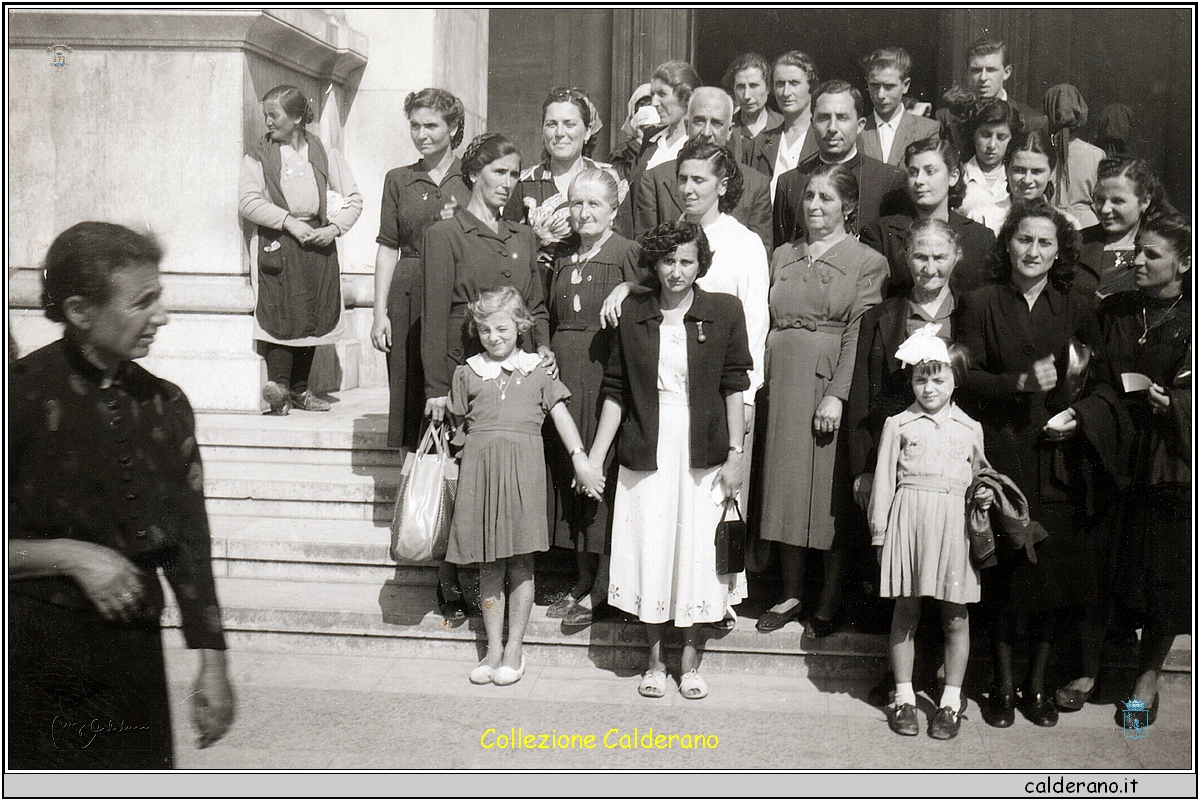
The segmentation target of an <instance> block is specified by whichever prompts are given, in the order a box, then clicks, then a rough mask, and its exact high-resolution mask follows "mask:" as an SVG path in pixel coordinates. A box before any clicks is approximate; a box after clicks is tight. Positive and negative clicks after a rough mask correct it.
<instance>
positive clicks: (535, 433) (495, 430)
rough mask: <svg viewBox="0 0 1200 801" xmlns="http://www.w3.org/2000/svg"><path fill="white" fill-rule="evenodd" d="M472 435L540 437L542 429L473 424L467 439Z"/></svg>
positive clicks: (539, 426) (506, 424)
mask: <svg viewBox="0 0 1200 801" xmlns="http://www.w3.org/2000/svg"><path fill="white" fill-rule="evenodd" d="M472 434H512V435H514V436H529V437H541V436H542V427H541V425H539V424H535V423H528V424H519V423H511V422H510V423H505V424H504V425H487V424H486V423H485V424H483V425H479V424H475V425H473V426H471V428H470V430H469V431H468V432H467V438H468V439H469V438H470V436H471V435H472Z"/></svg>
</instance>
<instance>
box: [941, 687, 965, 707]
mask: <svg viewBox="0 0 1200 801" xmlns="http://www.w3.org/2000/svg"><path fill="white" fill-rule="evenodd" d="M960 703H962V688H961V687H951V686H950V685H949V684H947V685H946V687H945V689H943V690H942V701H941V703H940V704H938V706H939V707H949V708H950V709H953V710H954V711H955V712H957V711H958V705H959V704H960Z"/></svg>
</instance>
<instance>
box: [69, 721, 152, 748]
mask: <svg viewBox="0 0 1200 801" xmlns="http://www.w3.org/2000/svg"><path fill="white" fill-rule="evenodd" d="M127 731H150V727H149V726H130V725H128V724H126V723H125V721H123V720H121V721H116V720H103V719H101V718H92V719H91V720H89V721H87V722H86V723H79V722H78V721H73V720H67V719H65V718H63V717H62V716H61V715H55V716H54V720H52V721H50V735H51V738H52V740H53V742H54V744H55V746H57V745H58V744H59V740H58V739H57V738H58V736H59V734H60V733H62V732H74V733H75V734H76V736H78V737H79V739H81V740H84V739H86V740H87V742H86V743H84V744H83V747H84V748H87V747H88V746H90V745H91V744H92V743H94V742H95V741H96V738H97V737H99V736H100V735H101V734H121V733H122V732H127Z"/></svg>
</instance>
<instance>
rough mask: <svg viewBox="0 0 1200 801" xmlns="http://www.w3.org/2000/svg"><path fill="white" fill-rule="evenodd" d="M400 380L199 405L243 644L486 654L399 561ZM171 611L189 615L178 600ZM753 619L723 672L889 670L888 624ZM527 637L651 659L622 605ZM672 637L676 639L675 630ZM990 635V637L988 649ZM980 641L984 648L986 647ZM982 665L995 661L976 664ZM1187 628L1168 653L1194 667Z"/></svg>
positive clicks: (539, 653) (212, 509) (727, 648)
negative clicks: (315, 396)
mask: <svg viewBox="0 0 1200 801" xmlns="http://www.w3.org/2000/svg"><path fill="white" fill-rule="evenodd" d="M386 408H387V390H386V389H385V388H366V389H356V390H349V391H345V392H341V393H339V394H338V395H337V402H336V403H335V404H334V408H333V410H332V411H330V412H328V413H323V414H311V413H305V412H299V411H293V412H292V413H291V415H289V416H288V417H270V416H259V415H242V414H218V413H200V414H198V415H197V438H198V439H199V441H200V443H201V446H202V453H203V457H204V465H205V490H206V493H207V496H208V511H209V516H210V522H211V526H212V534H213V570H214V573H215V574H216V576H217V591H218V594H219V596H220V600H221V604H222V610H223V615H224V622H225V627H226V630H227V632H228V638H229V640H230V644H231V647H235V648H247V649H255V650H276V651H296V652H313V653H371V654H379V655H394V656H408V657H422V656H431V657H433V656H436V657H441V658H461V659H473V658H478V657H479V656H480V655H481V654H482V649H483V639H484V634H483V626H482V621H481V620H479V619H471V620H469V621H466V622H465V623H462V624H460V625H458V626H457V627H451V626H450V625H449V624H447V623H446V622H445V621H444V620H443V619H442V617H441V616H440V615H439V614H438V612H437V605H436V602H435V595H434V586H435V584H436V578H437V573H436V570H435V569H434V568H433V567H431V566H429V565H426V564H420V563H401V564H397V563H396V562H395V561H394V560H393V559H392V558H391V556H390V554H389V545H390V532H389V528H388V524H389V522H390V519H391V515H392V506H393V504H394V502H395V497H396V489H397V483H398V481H399V472H400V466H401V461H400V458H399V454H398V453H397V452H396V451H394V450H391V449H389V448H387V447H386V433H387V419H386V412H385V410H386ZM541 556H542V557H544V558H540V560H539V569H538V603H539V604H544V600H545V597H546V595H547V594H548V593H549V592H551V591H553V590H556V589H557V590H562V589H566V588H567V587H568V586H569V584H570V576H569V565H570V561H569V559H567V558H563V556H564V555H562V554H556V553H554V552H552V553H551V554H545V555H541ZM165 620H166V623H167V624H168V625H171V626H174V625H177V622H178V616H177V612H176V610H175V609H174V608H169V609H168V610H167V613H166V618H165ZM754 622H755V621H754V619H753V618H749V617H743V618H741V619H739V623H738V626H737V628H736V629H735V630H734V631H732V632H728V633H724V634H722V633H718V632H715V631H712V632H709V635H710V637H709V641H708V642H707V643H706V644H705V662H706V664H708V665H710V666H711V667H712V668H713V669H715V670H720V671H730V672H745V673H763V672H770V673H786V674H794V675H809V676H816V675H822V676H829V677H851V676H875V675H879V674H880V672H881V671H882V670H884V669H885V668H886V662H887V644H886V638H885V637H884V636H883V635H881V634H863V633H858V632H855V631H853V630H843V631H841V632H838V633H837V634H835V635H833V636H831V637H827V638H824V639H820V640H818V639H814V638H812V637H811V636H809V635H808V634H806V633H805V630H804V628H803V627H802V626H801V625H800V624H799V623H796V622H793V623H789V624H788V625H787V626H786V627H785V628H784V629H782V630H780V631H777V632H774V633H772V634H769V635H767V634H761V633H759V632H757V631H756V630H755V628H754ZM526 642H527V643H528V647H529V648H530V658H531V659H536V660H537V661H538V662H539V663H541V664H559V665H577V664H594V665H597V666H600V667H604V668H609V669H619V670H625V669H628V670H640V669H641V667H642V665H643V661H644V658H645V652H644V644H645V634H644V629H643V627H642V626H641V625H640V624H639V623H637V622H636V621H635V620H629V619H626V618H623V617H613V618H608V619H604V620H601V621H597V622H596V623H595V624H593V625H592V626H590V627H586V628H583V629H568V628H566V627H564V626H563V625H562V623H561V621H558V620H550V619H548V618H546V617H545V606H544V605H539V606H535V607H534V612H533V617H532V619H531V621H530V625H529V630H528V635H527V639H526ZM668 642H669V643H670V640H668ZM982 645H983V643H980V646H982ZM981 653H982V651H981ZM972 661H973V663H974V662H977V661H979V662H982V661H986V660H972ZM1190 662H1191V644H1190V639H1189V638H1180V640H1179V641H1177V643H1176V648H1175V651H1173V652H1172V655H1171V658H1170V660H1169V665H1170V666H1172V667H1173V669H1177V670H1184V671H1186V670H1188V669H1189V666H1190Z"/></svg>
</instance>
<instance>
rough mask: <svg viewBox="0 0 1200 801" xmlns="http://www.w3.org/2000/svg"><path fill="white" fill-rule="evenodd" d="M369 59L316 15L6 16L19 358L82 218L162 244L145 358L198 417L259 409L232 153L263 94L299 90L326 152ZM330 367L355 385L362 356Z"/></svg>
mask: <svg viewBox="0 0 1200 801" xmlns="http://www.w3.org/2000/svg"><path fill="white" fill-rule="evenodd" d="M365 64H366V38H365V37H364V36H363V35H361V34H359V33H357V32H356V31H354V30H353V29H351V28H350V27H349V26H348V25H347V24H346V22H345V21H344V20H343V19H342V18H341V15H340V14H337V15H331V14H330V13H328V12H323V11H318V10H315V9H304V10H268V11H244V10H171V11H155V12H142V11H136V10H120V11H104V10H83V11H49V10H13V11H10V14H9V70H10V73H9V74H10V75H11V76H12V81H11V95H10V101H9V108H10V114H11V116H10V123H9V124H10V128H9V131H10V148H9V164H10V175H11V182H10V195H9V200H10V204H9V221H10V232H11V235H10V238H9V251H8V255H9V288H10V296H9V297H10V299H9V307H10V309H9V314H10V319H11V330H12V332H13V336H14V337H15V339H16V341H17V344H18V347H19V350H20V352H21V353H22V354H24V353H28V352H29V351H31V350H33V349H35V348H37V347H40V346H41V345H43V344H45V343H47V342H49V341H51V340H53V339H54V338H56V337H57V336H58V335H59V328H58V326H56V325H54V324H53V323H50V322H49V321H48V320H46V319H45V318H44V317H43V316H42V315H41V310H40V291H41V282H40V269H41V264H42V261H43V259H44V258H45V254H46V250H47V248H48V247H49V245H50V242H51V241H53V239H54V237H55V236H56V235H57V234H58V233H59V232H61V231H63V230H64V229H66V228H68V227H70V226H71V225H73V224H75V223H77V222H80V221H83V220H106V221H111V222H118V223H121V224H124V225H128V226H130V227H131V228H134V229H136V230H142V231H149V232H152V233H154V234H155V236H156V237H157V238H158V239H159V241H160V242H161V243H162V245H163V246H164V248H165V250H166V256H165V258H164V260H163V264H162V268H163V273H164V275H163V285H164V288H165V294H166V302H167V306H168V309H169V310H170V312H171V315H172V320H171V324H170V325H168V326H167V327H166V328H164V329H163V330H162V331H161V332H160V335H159V339H158V341H157V342H156V343H155V346H154V349H153V352H152V355H151V356H149V357H147V358H146V359H145V360H143V363H144V364H145V365H146V367H147V368H148V369H150V370H152V371H153V372H155V373H157V374H159V375H161V376H163V377H164V378H167V379H169V380H171V381H174V382H175V383H177V384H179V385H180V386H182V387H183V389H184V390H185V391H186V392H187V394H188V396H189V397H190V398H191V400H192V403H193V405H194V406H196V407H197V408H199V409H214V410H227V411H245V412H257V411H259V410H260V409H261V408H262V400H261V398H260V395H259V393H260V391H261V387H262V383H263V381H264V379H265V368H264V366H263V362H262V359H261V358H260V357H259V356H258V355H257V353H256V351H255V346H254V341H253V334H252V331H253V326H252V319H253V318H252V315H253V307H254V298H253V291H252V288H251V281H250V274H251V258H250V242H251V238H252V233H253V232H252V230H251V226H248V225H245V224H243V222H242V220H241V219H240V217H239V216H238V213H237V181H238V170H239V166H240V163H241V160H242V156H243V155H244V154H245V153H246V152H247V151H248V149H249V146H250V143H251V142H252V141H253V140H255V139H256V138H258V137H260V136H262V133H263V130H264V126H263V121H262V113H261V109H260V106H259V100H258V99H259V98H260V97H261V96H262V95H263V94H264V93H265V92H266V91H267V90H268V89H270V88H271V87H272V86H275V85H277V84H281V83H290V84H294V85H296V86H299V87H300V88H301V89H303V90H304V91H305V92H306V93H308V95H309V96H310V97H312V98H313V99H314V100H315V101H316V103H317V113H318V119H319V122H318V128H319V130H320V132H321V133H322V135H323V137H324V138H325V139H326V141H327V142H328V143H329V144H332V145H333V146H335V147H337V146H340V145H341V142H340V139H341V127H342V124H341V120H342V119H344V118H345V112H346V111H347V110H348V109H349V108H350V106H351V104H352V102H353V98H354V89H355V76H356V73H361V69H362V67H363V66H364V65H365ZM331 99H332V100H333V101H334V102H333V103H330V102H329V101H330V100H331ZM365 224H367V225H368V226H369V225H370V223H369V222H367V223H365ZM354 346H355V343H349V347H350V348H351V349H353V347H354ZM368 346H369V343H368ZM339 348H341V346H339ZM339 359H340V360H341V361H342V362H343V363H346V364H347V367H346V368H344V369H343V370H342V371H341V376H340V378H341V379H342V380H341V381H340V382H339V384H338V386H346V385H351V386H352V385H354V384H353V383H349V384H347V382H349V381H356V380H357V362H356V360H355V363H354V365H353V367H352V368H351V367H350V366H349V364H348V362H349V360H347V359H346V358H345V356H344V354H339ZM319 388H321V387H319ZM323 388H326V389H328V388H336V387H330V386H329V385H328V383H326V384H325V386H324V387H323Z"/></svg>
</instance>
